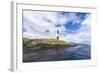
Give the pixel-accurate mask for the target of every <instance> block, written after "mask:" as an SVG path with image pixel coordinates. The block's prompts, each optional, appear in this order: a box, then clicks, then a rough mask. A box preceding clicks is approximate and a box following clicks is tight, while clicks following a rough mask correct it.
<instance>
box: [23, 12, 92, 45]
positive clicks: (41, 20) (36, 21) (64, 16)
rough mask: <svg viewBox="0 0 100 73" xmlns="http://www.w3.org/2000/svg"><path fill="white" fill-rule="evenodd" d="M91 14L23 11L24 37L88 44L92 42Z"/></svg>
mask: <svg viewBox="0 0 100 73" xmlns="http://www.w3.org/2000/svg"><path fill="white" fill-rule="evenodd" d="M90 21H91V14H90V13H82V12H50V11H23V37H25V38H56V36H57V34H56V31H57V29H59V36H60V39H61V40H65V41H69V42H75V43H87V44H90V41H91V39H90V38H91V36H90V35H91V34H90V33H91V31H90V30H91V29H90V28H91V27H90V26H91V22H90Z"/></svg>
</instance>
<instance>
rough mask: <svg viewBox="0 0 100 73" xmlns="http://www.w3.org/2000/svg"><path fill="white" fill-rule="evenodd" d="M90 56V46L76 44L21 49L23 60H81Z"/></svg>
mask: <svg viewBox="0 0 100 73" xmlns="http://www.w3.org/2000/svg"><path fill="white" fill-rule="evenodd" d="M90 58H91V46H90V45H84V44H78V45H77V46H75V47H70V48H59V49H57V48H39V47H36V48H35V49H33V48H29V49H28V50H23V62H39V61H60V60H83V59H90Z"/></svg>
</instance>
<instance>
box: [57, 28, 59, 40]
mask: <svg viewBox="0 0 100 73" xmlns="http://www.w3.org/2000/svg"><path fill="white" fill-rule="evenodd" d="M57 40H59V30H57Z"/></svg>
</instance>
